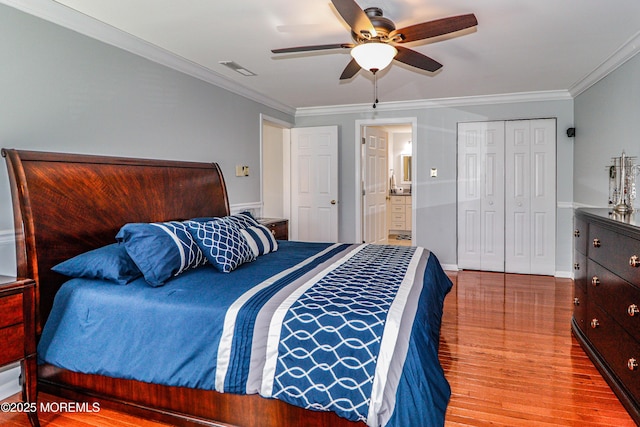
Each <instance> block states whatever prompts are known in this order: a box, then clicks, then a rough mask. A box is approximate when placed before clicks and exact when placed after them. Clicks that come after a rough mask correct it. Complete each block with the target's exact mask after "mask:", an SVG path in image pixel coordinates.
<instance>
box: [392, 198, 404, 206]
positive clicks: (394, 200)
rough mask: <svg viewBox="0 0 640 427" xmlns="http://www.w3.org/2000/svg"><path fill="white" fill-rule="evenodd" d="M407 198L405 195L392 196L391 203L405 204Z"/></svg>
mask: <svg viewBox="0 0 640 427" xmlns="http://www.w3.org/2000/svg"><path fill="white" fill-rule="evenodd" d="M405 198H406V197H405V196H391V204H392V205H402V206H404V199H405Z"/></svg>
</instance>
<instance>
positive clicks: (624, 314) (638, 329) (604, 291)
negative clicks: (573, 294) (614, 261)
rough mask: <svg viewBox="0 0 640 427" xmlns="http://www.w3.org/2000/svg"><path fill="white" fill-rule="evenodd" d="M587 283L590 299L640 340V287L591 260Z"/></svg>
mask: <svg viewBox="0 0 640 427" xmlns="http://www.w3.org/2000/svg"><path fill="white" fill-rule="evenodd" d="M587 283H588V285H587V287H588V292H587V294H588V298H589V301H593V302H594V303H595V304H597V305H599V306H600V307H602V308H603V309H604V310H605V311H606V312H607V314H609V315H610V316H611V317H613V318H614V319H615V320H616V321H617V322H618V323H619V324H620V325H621V326H622V327H623V328H625V329H626V330H627V331H628V332H629V334H631V335H632V336H633V337H634V338H635V339H636V340H639V341H640V313H636V312H635V311H636V310H639V308H640V289H638V288H636V287H635V286H633V285H631V284H630V283H629V282H627V281H626V280H623V279H622V278H620V277H618V276H617V275H615V274H613V273H612V272H610V271H609V270H607V269H606V268H604V267H602V266H601V265H599V264H598V263H595V262H593V261H589V267H588V269H587ZM634 307H635V308H636V310H634ZM631 314H633V315H631Z"/></svg>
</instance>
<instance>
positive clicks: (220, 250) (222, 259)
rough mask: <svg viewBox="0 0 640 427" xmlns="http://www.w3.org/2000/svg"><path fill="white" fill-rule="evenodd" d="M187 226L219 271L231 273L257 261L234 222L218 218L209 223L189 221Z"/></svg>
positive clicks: (205, 254)
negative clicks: (243, 265)
mask: <svg viewBox="0 0 640 427" xmlns="http://www.w3.org/2000/svg"><path fill="white" fill-rule="evenodd" d="M186 224H187V227H188V228H189V232H190V233H191V235H192V236H193V239H194V240H195V241H196V243H197V244H198V246H199V247H200V249H202V252H204V256H205V257H206V258H207V260H209V262H210V263H211V264H213V266H214V267H216V268H217V269H218V270H219V271H221V272H223V273H229V272H231V271H233V270H235V269H236V268H238V266H240V265H242V264H244V263H245V262H251V261H253V260H255V259H256V257H255V256H254V254H253V251H252V250H251V247H250V246H249V244H248V243H247V239H245V237H244V236H243V235H242V232H241V231H240V228H239V227H238V226H237V225H236V224H234V223H233V222H231V221H226V220H225V219H223V218H216V219H213V220H211V221H207V222H197V221H187V222H186Z"/></svg>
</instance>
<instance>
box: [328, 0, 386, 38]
mask: <svg viewBox="0 0 640 427" xmlns="http://www.w3.org/2000/svg"><path fill="white" fill-rule="evenodd" d="M331 3H333V5H334V6H335V8H336V10H337V11H338V13H339V14H340V16H342V19H344V21H345V22H346V23H347V24H349V27H351V30H352V31H353V32H354V33H356V34H358V35H360V34H363V33H369V34H370V35H371V37H375V36H376V29H375V28H373V24H372V23H371V20H370V19H369V17H368V16H367V14H366V13H364V10H362V8H360V6H358V4H357V3H356V2H355V1H354V0H331Z"/></svg>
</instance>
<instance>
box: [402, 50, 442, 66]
mask: <svg viewBox="0 0 640 427" xmlns="http://www.w3.org/2000/svg"><path fill="white" fill-rule="evenodd" d="M395 48H396V49H398V54H397V55H396V57H395V58H394V59H395V60H397V61H400V62H403V63H405V64H407V65H411V66H412V67H416V68H420V69H422V70H425V71H431V72H434V71H438V70H439V69H440V68H442V64H441V63H439V62H438V61H436V60H435V59H431V58H429V57H428V56H425V55H423V54H421V53H418V52H416V51H415V50H411V49H407V48H406V47H402V46H396V47H395Z"/></svg>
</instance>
